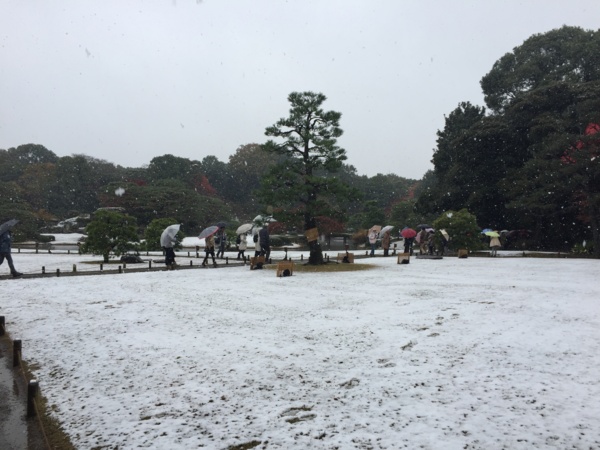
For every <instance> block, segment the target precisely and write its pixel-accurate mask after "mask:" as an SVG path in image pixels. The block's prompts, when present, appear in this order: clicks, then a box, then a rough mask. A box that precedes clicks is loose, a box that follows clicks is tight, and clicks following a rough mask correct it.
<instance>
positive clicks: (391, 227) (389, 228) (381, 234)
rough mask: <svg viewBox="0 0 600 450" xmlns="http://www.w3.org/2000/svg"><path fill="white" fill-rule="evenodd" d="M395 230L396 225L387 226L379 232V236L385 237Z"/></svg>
mask: <svg viewBox="0 0 600 450" xmlns="http://www.w3.org/2000/svg"><path fill="white" fill-rule="evenodd" d="M393 228H394V225H386V226H385V227H383V228H382V229H381V231H380V232H379V236H383V235H384V234H385V233H387V232H388V231H391V230H392V229H393Z"/></svg>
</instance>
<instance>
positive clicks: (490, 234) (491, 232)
mask: <svg viewBox="0 0 600 450" xmlns="http://www.w3.org/2000/svg"><path fill="white" fill-rule="evenodd" d="M484 234H485V235H486V236H489V237H500V235H499V234H498V232H496V231H486V232H485V233H484Z"/></svg>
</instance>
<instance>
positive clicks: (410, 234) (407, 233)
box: [400, 227, 417, 255]
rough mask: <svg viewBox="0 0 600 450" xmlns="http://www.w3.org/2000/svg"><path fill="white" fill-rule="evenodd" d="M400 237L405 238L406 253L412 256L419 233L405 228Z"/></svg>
mask: <svg viewBox="0 0 600 450" xmlns="http://www.w3.org/2000/svg"><path fill="white" fill-rule="evenodd" d="M400 235H401V236H402V237H403V238H404V253H409V254H411V255H412V253H413V249H412V248H413V242H414V241H415V236H416V235H417V232H416V231H415V230H413V229H412V228H408V227H404V228H403V229H402V231H401V232H400Z"/></svg>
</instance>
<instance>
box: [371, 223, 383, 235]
mask: <svg viewBox="0 0 600 450" xmlns="http://www.w3.org/2000/svg"><path fill="white" fill-rule="evenodd" d="M372 231H374V232H375V233H377V234H379V232H380V231H381V225H373V226H372V227H371V228H369V234H371V232H372Z"/></svg>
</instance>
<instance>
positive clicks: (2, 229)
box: [0, 219, 19, 234]
mask: <svg viewBox="0 0 600 450" xmlns="http://www.w3.org/2000/svg"><path fill="white" fill-rule="evenodd" d="M18 223H19V221H18V220H17V219H10V220H8V221H6V222H4V223H3V224H2V225H0V234H4V233H6V232H7V231H8V230H10V229H11V228H12V227H14V226H15V225H16V224H18Z"/></svg>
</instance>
